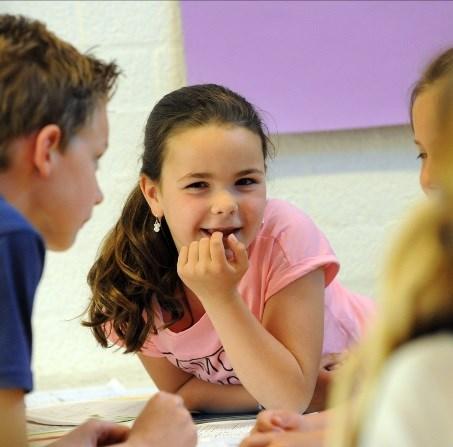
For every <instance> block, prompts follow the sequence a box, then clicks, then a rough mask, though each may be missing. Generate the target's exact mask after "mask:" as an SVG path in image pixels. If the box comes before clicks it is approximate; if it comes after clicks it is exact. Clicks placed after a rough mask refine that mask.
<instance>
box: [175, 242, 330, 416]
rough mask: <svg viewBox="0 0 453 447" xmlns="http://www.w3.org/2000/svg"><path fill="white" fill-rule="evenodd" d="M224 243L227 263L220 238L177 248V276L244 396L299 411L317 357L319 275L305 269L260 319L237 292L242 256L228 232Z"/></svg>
mask: <svg viewBox="0 0 453 447" xmlns="http://www.w3.org/2000/svg"><path fill="white" fill-rule="evenodd" d="M229 245H230V248H231V249H232V251H233V252H234V259H233V260H232V261H231V260H227V259H226V256H225V251H224V248H223V242H222V235H221V234H220V233H214V234H213V236H212V237H211V238H210V239H201V240H200V241H198V242H192V244H191V245H190V246H189V247H183V248H182V249H181V251H180V254H179V259H178V273H179V275H180V276H181V278H182V280H183V281H184V283H185V284H186V285H187V287H189V288H190V289H191V290H192V291H193V292H194V293H195V294H196V295H197V296H198V298H199V299H200V301H201V303H202V304H203V307H204V309H205V310H206V312H207V313H208V315H209V317H210V319H211V321H212V323H213V325H214V327H215V329H216V331H217V333H218V335H219V338H220V340H221V341H222V344H223V347H224V349H225V352H226V353H227V355H228V358H229V360H230V362H231V365H232V366H233V368H234V371H235V373H236V375H237V377H238V378H239V379H240V381H241V383H242V384H243V385H244V387H245V388H246V389H247V391H248V392H249V393H250V394H251V395H252V396H253V397H254V398H255V399H256V400H257V402H259V404H260V405H262V406H263V407H265V408H270V409H278V408H284V409H288V410H294V411H299V412H304V411H305V410H306V409H307V407H308V405H309V403H310V401H311V398H312V396H313V392H314V388H315V384H316V378H317V376H318V370H319V364H320V358H321V350H322V341H323V332H324V328H323V323H324V272H323V270H322V269H318V270H315V271H313V272H310V273H308V274H306V275H305V276H303V277H301V278H298V279H297V280H295V281H294V282H292V283H290V284H289V285H287V286H286V287H284V288H283V289H282V290H280V291H279V292H278V293H276V294H275V295H274V296H272V297H270V298H269V300H268V301H267V303H266V306H265V309H264V314H263V320H262V322H259V321H258V320H257V319H256V318H255V316H254V315H253V314H252V313H251V312H250V310H249V309H248V308H247V306H246V304H245V303H244V301H243V299H242V297H241V296H239V294H238V291H237V284H238V282H239V280H240V278H241V277H242V275H243V273H244V271H245V270H246V268H247V262H248V261H247V252H246V250H245V247H244V245H243V244H241V243H240V242H239V241H237V239H235V238H234V237H232V236H231V235H230V237H229ZM219 284H221V287H219Z"/></svg>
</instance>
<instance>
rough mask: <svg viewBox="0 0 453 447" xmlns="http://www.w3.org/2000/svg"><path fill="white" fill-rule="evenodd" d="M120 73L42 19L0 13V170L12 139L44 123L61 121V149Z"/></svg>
mask: <svg viewBox="0 0 453 447" xmlns="http://www.w3.org/2000/svg"><path fill="white" fill-rule="evenodd" d="M118 75H119V69H118V67H117V65H116V64H115V63H114V62H110V63H105V62H103V61H101V60H99V59H96V58H95V57H93V56H92V55H90V54H81V53H80V52H79V51H77V50H76V49H75V48H74V47H73V46H72V45H70V44H69V43H67V42H65V41H63V40H61V39H59V38H58V37H57V36H56V35H55V34H53V33H52V32H50V31H49V30H47V28H46V26H45V25H44V24H43V23H41V22H39V21H37V20H32V19H28V18H26V17H23V16H16V15H8V14H2V15H0V171H2V170H5V169H6V168H7V167H8V159H9V154H8V146H9V144H10V142H11V141H12V140H13V139H15V138H17V137H20V136H26V135H30V134H31V133H33V132H35V131H37V130H39V129H41V128H42V127H44V126H46V125H47V124H56V125H58V126H59V127H60V129H61V131H62V141H61V145H60V148H61V149H62V150H64V148H65V147H66V145H67V143H68V141H69V140H70V139H71V137H72V136H74V134H75V133H76V132H77V131H78V130H79V129H80V128H81V127H82V126H83V125H84V124H85V123H86V121H87V120H88V118H89V117H90V116H91V114H92V113H93V111H94V109H95V108H96V106H97V103H98V101H99V100H102V99H109V98H110V96H111V95H112V93H113V90H114V86H115V84H116V80H117V78H118Z"/></svg>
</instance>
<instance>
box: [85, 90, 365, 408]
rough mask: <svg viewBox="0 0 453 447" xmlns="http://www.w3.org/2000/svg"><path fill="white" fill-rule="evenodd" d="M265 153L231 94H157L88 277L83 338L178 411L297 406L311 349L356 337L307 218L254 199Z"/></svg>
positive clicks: (354, 302) (359, 300)
mask: <svg viewBox="0 0 453 447" xmlns="http://www.w3.org/2000/svg"><path fill="white" fill-rule="evenodd" d="M268 156H269V142H268V138H267V136H266V132H265V127H264V124H263V122H262V120H261V117H260V116H259V114H258V112H257V111H256V109H255V108H254V107H253V106H252V105H251V104H250V103H249V102H248V101H247V100H246V99H245V98H243V97H242V96H240V95H238V94H237V93H234V92H232V91H231V90H229V89H227V88H225V87H222V86H219V85H214V84H207V85H196V86H190V87H184V88H181V89H179V90H176V91H174V92H171V93H169V94H168V95H166V96H165V97H163V98H162V99H161V100H160V101H159V102H158V103H157V104H156V106H155V107H154V108H153V110H152V111H151V114H150V116H149V118H148V122H147V125H146V131H145V144H144V154H143V164H142V169H141V176H140V180H139V182H138V184H137V185H136V187H135V188H134V190H133V191H132V193H131V194H130V196H129V198H128V199H127V202H126V204H125V207H124V209H123V212H122V215H121V217H120V219H119V221H118V222H117V224H116V225H115V227H114V228H113V229H112V230H111V232H110V233H109V235H108V236H107V238H106V239H105V241H104V244H103V246H102V248H101V251H100V254H99V256H98V259H97V260H96V262H95V264H94V265H93V267H92V269H91V271H90V273H89V276H88V282H89V284H90V286H91V290H92V294H93V296H92V301H91V305H90V307H89V312H88V315H89V318H88V322H86V323H85V324H86V325H88V326H91V327H92V329H93V332H94V335H95V337H96V339H97V340H98V341H99V342H100V344H101V345H102V346H104V347H106V346H108V345H109V341H108V340H109V339H110V341H111V342H113V344H117V345H121V346H123V347H125V350H126V352H136V353H138V356H139V358H140V360H141V361H142V363H143V364H144V366H145V368H146V369H147V371H148V373H149V374H150V376H151V378H152V379H153V381H154V382H155V383H156V385H157V386H158V387H159V388H160V389H163V390H165V391H171V392H175V393H178V394H180V395H181V396H183V398H184V400H185V403H186V405H187V406H188V408H190V409H198V410H206V411H212V410H215V411H238V410H255V409H256V408H257V405H258V404H259V405H262V406H264V407H269V408H288V409H294V410H298V411H305V410H306V409H307V408H308V406H309V404H310V401H311V400H312V397H313V393H314V390H315V385H316V381H317V377H318V372H319V365H320V359H321V355H322V354H329V353H339V352H342V351H344V350H345V349H347V348H348V347H349V346H350V344H351V343H353V342H355V341H356V340H357V339H358V338H359V337H360V334H361V332H362V329H363V326H364V325H365V322H366V320H367V317H368V314H369V312H370V311H371V309H372V304H371V302H370V300H367V299H365V298H363V297H361V296H358V295H355V294H353V293H351V292H349V291H347V290H346V289H344V288H343V287H342V286H341V285H340V284H339V283H338V281H337V280H336V279H335V276H336V274H337V271H338V261H337V260H336V257H335V255H334V254H333V252H332V249H331V248H330V245H329V243H328V241H327V240H326V238H325V237H324V235H323V234H322V233H321V232H320V231H319V229H318V228H317V227H316V226H315V225H314V223H313V222H312V221H311V220H310V218H309V217H308V216H306V215H305V214H304V213H303V212H302V211H300V210H298V209H297V208H295V207H294V206H292V205H290V204H289V203H286V202H284V201H281V200H271V199H267V197H266V162H267V159H268Z"/></svg>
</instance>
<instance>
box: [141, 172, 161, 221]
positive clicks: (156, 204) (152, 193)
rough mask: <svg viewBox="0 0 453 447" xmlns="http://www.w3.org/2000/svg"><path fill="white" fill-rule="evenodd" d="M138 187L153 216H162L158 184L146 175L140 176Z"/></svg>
mask: <svg viewBox="0 0 453 447" xmlns="http://www.w3.org/2000/svg"><path fill="white" fill-rule="evenodd" d="M140 189H141V190H142V194H143V197H145V200H146V201H147V203H148V205H149V207H150V208H151V212H152V213H153V215H154V217H158V218H159V219H160V218H162V216H163V215H164V211H163V209H162V205H161V199H160V189H159V184H158V183H157V182H155V181H153V180H150V179H149V178H148V177H147V176H146V175H141V176H140Z"/></svg>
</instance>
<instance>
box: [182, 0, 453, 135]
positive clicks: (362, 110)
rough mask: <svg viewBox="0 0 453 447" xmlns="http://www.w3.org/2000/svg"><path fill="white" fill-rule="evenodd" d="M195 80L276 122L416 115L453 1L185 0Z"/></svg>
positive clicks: (348, 124)
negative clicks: (420, 87)
mask: <svg viewBox="0 0 453 447" xmlns="http://www.w3.org/2000/svg"><path fill="white" fill-rule="evenodd" d="M181 10H182V20H183V33H184V46H185V55H186V65H187V79H188V83H189V84H196V83H204V82H216V83H220V84H224V85H226V86H229V87H230V88H232V89H233V90H236V91H238V92H239V93H242V94H243V95H245V96H246V97H247V99H249V100H250V101H252V102H253V103H254V104H256V105H257V106H258V107H259V108H260V109H262V110H264V111H265V112H266V113H265V114H264V116H265V119H266V121H267V123H268V124H269V127H270V130H271V131H278V132H282V133H283V132H305V131H318V130H333V129H347V128H361V127H370V126H385V125H393V124H402V123H407V122H408V112H407V107H408V97H409V91H410V87H411V85H412V83H413V82H414V81H415V80H416V79H417V77H418V75H419V74H420V72H421V70H422V68H423V67H424V66H425V64H426V62H427V61H428V60H430V59H431V57H432V56H433V55H435V54H437V53H438V52H439V51H441V50H443V49H445V48H447V47H449V46H453V25H452V24H453V2H444V1H425V2H423V1H393V2H381V1H377V2H375V1H367V2H358V1H343V2H340V1H332V2H331V1H326V2H312V1H192V0H190V1H188V0H182V1H181Z"/></svg>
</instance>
